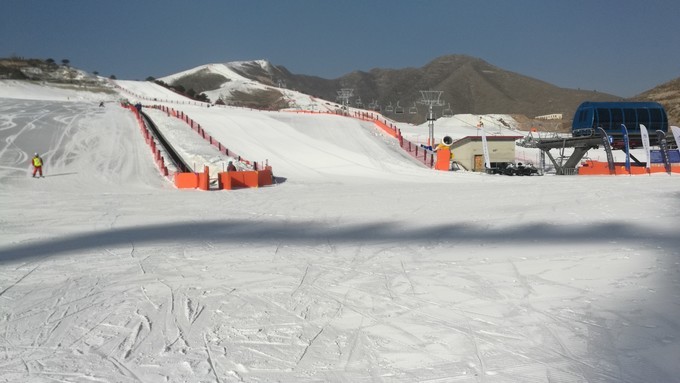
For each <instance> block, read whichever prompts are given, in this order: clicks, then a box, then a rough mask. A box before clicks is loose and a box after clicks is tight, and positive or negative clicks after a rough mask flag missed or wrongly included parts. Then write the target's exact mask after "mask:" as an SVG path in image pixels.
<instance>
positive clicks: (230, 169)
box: [227, 161, 237, 172]
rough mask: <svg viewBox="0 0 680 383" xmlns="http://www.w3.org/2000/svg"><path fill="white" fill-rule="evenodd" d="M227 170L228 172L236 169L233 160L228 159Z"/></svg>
mask: <svg viewBox="0 0 680 383" xmlns="http://www.w3.org/2000/svg"><path fill="white" fill-rule="evenodd" d="M227 171H228V172H235V171H237V169H236V165H234V163H233V162H231V161H229V164H227Z"/></svg>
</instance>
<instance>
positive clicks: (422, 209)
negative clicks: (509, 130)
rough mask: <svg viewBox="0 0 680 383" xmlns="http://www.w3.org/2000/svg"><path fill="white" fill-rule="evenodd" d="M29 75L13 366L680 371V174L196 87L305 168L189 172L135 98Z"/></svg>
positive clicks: (222, 117)
mask: <svg viewBox="0 0 680 383" xmlns="http://www.w3.org/2000/svg"><path fill="white" fill-rule="evenodd" d="M7 84H8V83H7V82H3V81H0V333H1V334H2V336H0V381H7V382H48V381H49V382H52V381H63V382H85V381H100V382H238V381H244V382H264V381H282V382H291V381H294V382H321V381H323V382H350V381H351V382H414V381H441V382H487V383H496V382H598V383H603V382H607V383H609V382H611V383H613V382H630V383H632V382H673V381H676V380H677V378H676V377H677V376H679V375H680V367H679V366H678V363H677V356H678V355H680V330H679V329H680V319H679V318H680V295H679V294H678V291H680V268H679V267H678V264H679V262H680V252H679V251H678V249H679V248H680V238H679V237H678V234H677V226H678V222H680V206H678V204H679V201H678V192H677V191H678V189H679V188H680V177H677V176H675V175H674V176H667V175H661V174H659V175H652V176H641V177H558V176H545V177H502V176H489V175H482V174H472V173H458V172H456V173H448V172H436V171H432V170H428V169H424V168H420V167H418V166H417V165H415V164H413V163H412V162H410V160H408V159H405V158H403V157H402V156H401V154H399V152H398V151H396V150H392V148H391V146H390V144H389V140H388V141H385V138H384V137H383V136H381V135H380V134H378V133H375V132H374V131H373V130H372V127H370V126H365V125H364V124H363V123H361V122H357V121H354V120H348V119H341V118H339V117H334V116H309V115H296V114H292V113H283V112H281V113H262V112H255V111H247V110H241V109H235V108H223V109H219V108H209V109H208V108H205V107H203V108H201V107H199V106H195V105H189V104H181V102H180V100H176V101H177V102H174V103H172V104H169V105H172V106H173V107H175V108H182V110H184V111H185V112H186V113H188V114H190V115H191V116H192V117H194V118H195V119H197V120H199V119H200V120H201V123H204V124H205V125H206V126H207V127H209V128H210V129H211V130H212V131H213V133H214V134H215V135H216V136H217V135H218V134H221V135H222V136H220V140H222V139H224V142H223V143H224V144H226V145H228V146H230V147H232V148H233V149H234V150H235V151H239V152H242V153H241V154H243V155H244V156H250V157H251V158H252V159H253V160H261V159H264V158H269V159H271V161H272V162H275V163H274V164H273V166H274V169H275V172H278V173H279V174H278V175H280V176H282V177H283V176H284V175H285V177H287V180H286V182H283V183H280V184H278V185H275V186H272V187H266V188H260V189H243V190H236V191H221V192H217V191H215V192H202V191H194V190H177V189H175V188H173V187H172V186H171V184H170V183H169V182H168V181H167V180H166V179H164V178H163V177H161V176H160V175H159V173H158V170H157V169H156V168H155V165H154V164H153V160H152V157H151V154H150V153H149V151H148V148H147V147H146V144H145V143H144V141H143V139H142V138H141V135H140V134H139V129H138V128H137V126H136V125H135V124H136V122H135V121H134V120H133V119H132V117H131V115H130V114H129V112H127V111H126V110H124V109H122V108H120V107H119V106H117V105H115V104H107V105H106V107H105V108H98V107H97V103H96V102H83V101H82V100H85V99H87V100H93V99H90V98H89V97H90V95H80V96H82V98H81V99H79V100H81V101H74V100H73V99H71V100H69V99H70V98H71V97H72V96H73V94H72V93H70V91H65V93H63V94H62V95H58V94H56V93H55V91H54V89H45V90H44V94H43V92H40V91H39V92H38V93H39V94H38V95H37V97H36V99H34V100H31V97H33V96H32V94H33V93H34V91H35V89H34V88H32V89H30V90H27V91H26V93H25V94H19V91H17V89H18V88H17V86H16V85H7ZM8 87H11V88H8ZM8 89H11V90H8ZM8 93H13V97H11V98H10V97H9V96H8ZM149 95H151V96H153V93H152V91H149ZM57 96H58V97H57ZM45 98H51V99H52V100H45ZM93 101H94V100H93ZM187 146H191V145H187ZM34 151H39V152H41V153H43V154H44V157H45V159H46V177H45V178H43V179H31V178H30V176H29V175H28V169H29V167H28V161H29V159H30V156H31V155H32V153H33V152H34ZM319 157H321V159H319ZM324 158H325V160H324ZM277 169H279V170H277Z"/></svg>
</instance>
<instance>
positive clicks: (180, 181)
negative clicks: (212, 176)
mask: <svg viewBox="0 0 680 383" xmlns="http://www.w3.org/2000/svg"><path fill="white" fill-rule="evenodd" d="M175 186H176V187H177V188H178V189H196V188H197V187H198V174H196V173H175Z"/></svg>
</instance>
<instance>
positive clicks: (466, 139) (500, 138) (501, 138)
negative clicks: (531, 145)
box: [451, 136, 524, 147]
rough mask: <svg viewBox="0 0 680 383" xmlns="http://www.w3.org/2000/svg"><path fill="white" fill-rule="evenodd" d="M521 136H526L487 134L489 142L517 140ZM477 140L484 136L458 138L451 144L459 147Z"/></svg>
mask: <svg viewBox="0 0 680 383" xmlns="http://www.w3.org/2000/svg"><path fill="white" fill-rule="evenodd" d="M521 138H524V137H523V136H486V141H487V142H494V141H495V142H508V141H517V140H519V139H521ZM475 141H482V136H466V137H463V138H461V139H459V140H456V141H455V142H454V143H453V144H451V147H459V146H463V145H465V144H468V143H470V142H475Z"/></svg>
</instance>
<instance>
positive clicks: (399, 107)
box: [394, 101, 404, 114]
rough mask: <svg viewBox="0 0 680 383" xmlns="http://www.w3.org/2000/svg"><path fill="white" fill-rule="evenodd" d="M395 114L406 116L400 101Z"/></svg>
mask: <svg viewBox="0 0 680 383" xmlns="http://www.w3.org/2000/svg"><path fill="white" fill-rule="evenodd" d="M394 113H396V114H404V108H403V107H401V106H399V101H397V107H396V109H394Z"/></svg>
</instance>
